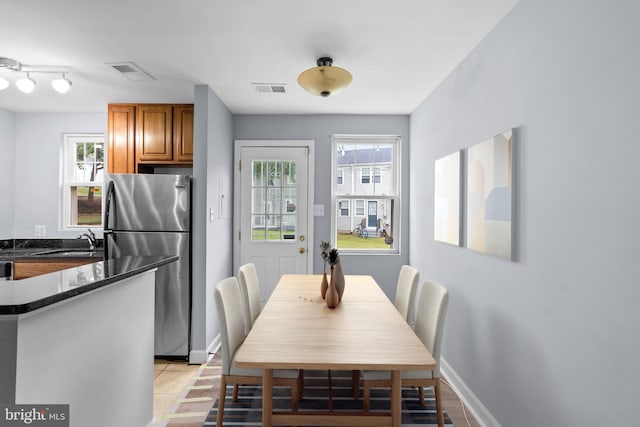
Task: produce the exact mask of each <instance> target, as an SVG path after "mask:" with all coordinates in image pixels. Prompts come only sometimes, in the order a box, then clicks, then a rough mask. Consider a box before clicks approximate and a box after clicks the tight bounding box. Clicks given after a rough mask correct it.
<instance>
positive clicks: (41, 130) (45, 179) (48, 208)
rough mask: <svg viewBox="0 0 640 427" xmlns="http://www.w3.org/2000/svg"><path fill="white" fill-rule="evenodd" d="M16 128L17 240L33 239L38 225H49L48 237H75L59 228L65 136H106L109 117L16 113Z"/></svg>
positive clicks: (104, 115)
mask: <svg viewBox="0 0 640 427" xmlns="http://www.w3.org/2000/svg"><path fill="white" fill-rule="evenodd" d="M15 129H16V137H15V158H14V161H15V164H16V165H18V166H17V167H16V168H15V181H14V188H15V198H14V201H15V209H14V215H15V222H14V230H15V237H16V238H29V237H34V225H36V224H43V225H45V226H46V231H47V237H55V238H62V237H66V238H70V237H75V236H76V235H77V234H78V233H77V232H73V231H61V230H60V229H59V228H60V225H61V223H62V221H61V220H60V215H61V205H60V198H61V197H62V182H61V173H60V170H61V167H62V166H61V164H62V163H61V162H62V147H63V142H64V140H63V134H64V133H103V134H105V136H106V131H107V114H106V113H16V128H15ZM100 231H101V230H100ZM100 234H101V233H100ZM99 237H100V236H99Z"/></svg>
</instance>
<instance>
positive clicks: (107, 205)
mask: <svg viewBox="0 0 640 427" xmlns="http://www.w3.org/2000/svg"><path fill="white" fill-rule="evenodd" d="M115 194H116V193H115V188H114V185H113V181H109V185H108V187H107V200H106V202H105V204H104V231H105V232H107V230H111V225H110V224H109V211H110V210H111V199H112V198H113V199H114V201H113V202H114V203H116V201H115Z"/></svg>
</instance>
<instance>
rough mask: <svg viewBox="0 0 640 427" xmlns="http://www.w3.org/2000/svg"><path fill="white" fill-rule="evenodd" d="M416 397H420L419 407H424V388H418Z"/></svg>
mask: <svg viewBox="0 0 640 427" xmlns="http://www.w3.org/2000/svg"><path fill="white" fill-rule="evenodd" d="M418 396H420V405H421V406H424V387H423V386H418Z"/></svg>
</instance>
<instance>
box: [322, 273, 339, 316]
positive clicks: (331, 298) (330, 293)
mask: <svg viewBox="0 0 640 427" xmlns="http://www.w3.org/2000/svg"><path fill="white" fill-rule="evenodd" d="M334 271H335V268H334V267H333V266H331V280H330V281H329V287H328V288H327V295H326V298H325V299H326V301H327V307H329V308H336V307H337V306H338V303H339V302H340V300H339V299H338V290H337V289H336V283H335V279H334Z"/></svg>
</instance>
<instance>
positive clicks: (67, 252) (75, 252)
mask: <svg viewBox="0 0 640 427" xmlns="http://www.w3.org/2000/svg"><path fill="white" fill-rule="evenodd" d="M31 255H32V256H94V255H102V250H87V249H50V250H46V251H40V252H34V253H32V254H31Z"/></svg>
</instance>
